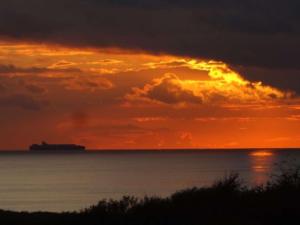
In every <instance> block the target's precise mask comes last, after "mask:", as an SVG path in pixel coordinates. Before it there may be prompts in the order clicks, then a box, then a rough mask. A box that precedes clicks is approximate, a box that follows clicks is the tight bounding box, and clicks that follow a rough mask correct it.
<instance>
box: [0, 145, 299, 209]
mask: <svg viewBox="0 0 300 225" xmlns="http://www.w3.org/2000/svg"><path fill="white" fill-rule="evenodd" d="M297 165H300V150H298V149H280V150H279V149H248V150H246V149H243V150H236V149H235V150H230V149H226V150H212V149H210V150H176V151H171V150H168V151H164V150H155V151H142V150H136V151H125V150H122V151H115V150H114V151H87V152H83V153H53V152H47V153H33V152H27V151H19V152H8V151H7V152H1V153H0V209H4V210H14V211H50V212H61V211H78V210H81V209H83V208H86V207H89V206H91V205H93V204H97V202H98V201H100V200H103V199H120V198H121V197H122V196H124V195H130V196H136V197H144V196H159V197H166V196H170V195H171V194H172V193H174V192H176V191H179V190H182V189H187V188H192V187H204V186H209V185H211V184H213V183H214V182H216V181H217V180H219V179H222V178H223V177H225V176H228V175H230V174H231V173H239V174H240V177H241V179H242V180H243V181H244V182H245V184H246V185H248V186H254V185H260V184H264V183H266V182H267V181H268V180H269V179H271V177H272V175H274V174H276V173H277V172H278V170H279V169H280V168H281V167H282V166H291V167H292V166H297Z"/></svg>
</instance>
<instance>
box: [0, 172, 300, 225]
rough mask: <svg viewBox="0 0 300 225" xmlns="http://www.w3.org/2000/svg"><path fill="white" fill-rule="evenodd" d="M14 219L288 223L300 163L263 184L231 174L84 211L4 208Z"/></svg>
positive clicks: (53, 223) (128, 224)
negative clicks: (246, 181) (196, 185)
mask: <svg viewBox="0 0 300 225" xmlns="http://www.w3.org/2000/svg"><path fill="white" fill-rule="evenodd" d="M0 221H1V222H0V224H8V225H10V224H12V225H18V224H20V225H21V224H22V225H71V224H72V225H83V224H84V225H96V224H103V225H119V224H120V225H121V224H122V225H123V224H124V225H196V224H197V225H199V224H203V225H269V224H270V225H289V224H298V222H297V221H300V168H299V167H297V168H292V169H291V168H288V169H286V168H281V169H280V171H279V172H278V173H276V174H274V175H273V176H272V177H271V179H270V181H269V182H267V183H266V184H265V185H260V186H256V187H247V186H246V185H244V184H243V182H242V181H241V179H240V177H239V175H238V174H231V175H229V176H227V177H224V178H223V179H221V180H219V181H217V182H215V183H214V184H213V185H211V186H210V187H201V188H191V189H187V190H182V191H178V192H176V193H174V194H173V195H171V196H170V197H167V198H159V197H144V198H142V199H140V198H135V197H131V196H124V197H123V198H122V199H121V200H102V201H100V202H99V203H98V204H97V205H94V206H91V207H89V208H86V209H84V210H81V211H80V212H65V213H47V212H34V213H28V212H12V211H0Z"/></svg>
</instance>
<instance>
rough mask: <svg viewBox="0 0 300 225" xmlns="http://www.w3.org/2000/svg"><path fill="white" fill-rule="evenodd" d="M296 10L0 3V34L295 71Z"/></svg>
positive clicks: (185, 0) (186, 3) (252, 3)
mask: <svg viewBox="0 0 300 225" xmlns="http://www.w3.org/2000/svg"><path fill="white" fill-rule="evenodd" d="M299 9H300V2H299V1H298V0H285V1H282V0H281V1H279V0H265V1H259V0H243V1H241V0H151V1H145V0H144V1H142V0H104V1H98V0H51V1H50V0H47V1H40V0H27V1H23V0H3V1H1V3H0V35H1V36H2V37H3V38H14V39H17V40H26V39H27V40H33V41H38V42H54V43H61V44H64V45H73V46H87V47H110V46H114V47H116V46H117V47H121V48H128V49H137V50H145V51H149V52H153V53H170V54H177V55H184V56H192V57H200V58H207V59H214V60H221V61H224V62H226V63H229V64H231V65H235V66H236V65H242V66H247V67H250V66H251V67H252V66H255V67H261V68H272V69H274V68H280V69H299V68H300V63H299V62H298V56H299V55H300V41H299V40H300V26H299V24H300V14H299ZM286 77H288V76H286ZM271 80H272V79H271ZM297 81H299V80H297Z"/></svg>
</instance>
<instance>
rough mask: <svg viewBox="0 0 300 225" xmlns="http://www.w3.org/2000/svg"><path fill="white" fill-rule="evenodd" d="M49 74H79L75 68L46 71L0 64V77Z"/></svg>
mask: <svg viewBox="0 0 300 225" xmlns="http://www.w3.org/2000/svg"><path fill="white" fill-rule="evenodd" d="M49 72H64V73H66V72H80V70H79V69H77V68H66V69H59V68H55V69H48V68H43V67H29V68H23V67H17V66H15V65H3V64H0V75H1V74H2V75H3V74H4V75H5V74H39V73H49Z"/></svg>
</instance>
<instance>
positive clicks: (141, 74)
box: [0, 42, 300, 149]
mask: <svg viewBox="0 0 300 225" xmlns="http://www.w3.org/2000/svg"><path fill="white" fill-rule="evenodd" d="M0 112H1V117H0V124H1V128H0V149H25V148H27V146H28V145H30V144H32V143H35V142H40V141H42V140H46V141H48V142H50V143H51V142H56V143H57V142H64V143H78V144H84V145H86V146H87V147H88V148H89V149H98V148H244V147H246V148H248V147H262V148H265V147H299V146H300V133H299V128H300V99H299V98H298V97H297V96H296V95H295V94H294V93H291V92H289V91H286V90H279V89H277V88H276V87H272V86H269V85H268V84H264V83H262V82H256V83H253V82H250V81H248V80H246V79H245V78H244V76H243V75H241V74H238V73H237V72H235V71H233V70H232V69H230V67H229V66H228V65H226V64H224V63H222V62H217V61H212V60H210V61H208V60H204V59H192V58H184V57H176V56H170V55H169V56H168V55H150V54H146V53H141V52H128V51H122V50H120V49H70V48H66V47H61V46H50V45H43V44H34V43H32V44H25V43H13V42H1V43H0Z"/></svg>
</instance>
